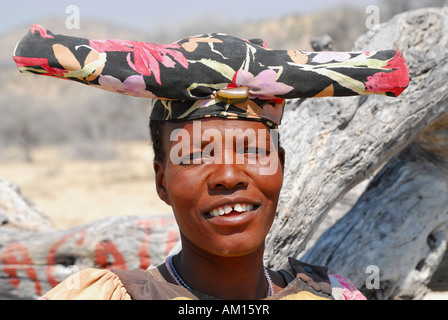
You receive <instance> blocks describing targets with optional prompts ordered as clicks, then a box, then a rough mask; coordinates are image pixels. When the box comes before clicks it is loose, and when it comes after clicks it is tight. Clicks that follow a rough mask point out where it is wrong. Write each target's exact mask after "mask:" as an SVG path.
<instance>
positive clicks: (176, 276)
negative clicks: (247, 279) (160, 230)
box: [165, 255, 274, 298]
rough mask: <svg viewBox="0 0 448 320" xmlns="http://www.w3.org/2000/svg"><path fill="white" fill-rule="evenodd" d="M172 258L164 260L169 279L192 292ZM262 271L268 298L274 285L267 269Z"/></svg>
mask: <svg viewBox="0 0 448 320" xmlns="http://www.w3.org/2000/svg"><path fill="white" fill-rule="evenodd" d="M173 257H174V255H173V256H170V257H168V258H166V260H165V266H166V268H167V270H168V272H169V273H170V275H171V278H173V280H174V281H175V282H176V283H177V285H179V286H181V287H184V288H187V289H188V290H190V291H193V289H191V287H190V286H189V285H187V283H186V282H185V281H184V279H182V277H181V276H180V275H179V273H178V272H177V270H176V268H175V267H174V264H173ZM263 271H264V276H265V277H266V281H267V283H268V293H267V295H266V298H268V297H270V296H271V294H272V293H273V292H274V285H273V283H272V279H271V276H270V275H269V272H268V269H266V268H265V267H263Z"/></svg>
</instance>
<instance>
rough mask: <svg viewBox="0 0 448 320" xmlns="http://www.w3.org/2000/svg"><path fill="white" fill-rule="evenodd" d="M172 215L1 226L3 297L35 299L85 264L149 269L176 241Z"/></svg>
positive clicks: (0, 294)
mask: <svg viewBox="0 0 448 320" xmlns="http://www.w3.org/2000/svg"><path fill="white" fill-rule="evenodd" d="M178 237H179V231H178V228H177V225H176V223H175V221H174V218H173V216H172V215H165V216H157V217H154V216H141V217H136V216H123V217H111V218H106V219H102V220H98V221H95V222H93V223H90V224H87V225H84V226H80V227H76V228H72V229H68V230H53V231H46V232H39V231H23V230H18V229H14V228H3V227H2V228H0V299H14V298H15V299H17V298H22V299H33V298H36V297H38V296H40V295H42V294H44V293H45V292H46V291H48V290H49V289H51V288H52V287H54V286H56V285H57V284H58V283H59V282H60V281H62V280H64V279H65V278H66V277H67V276H69V275H70V274H71V273H73V272H75V271H77V270H80V269H83V268H87V267H94V268H108V269H136V268H142V269H146V268H147V267H149V266H150V265H158V264H160V263H162V262H163V261H164V259H165V257H166V256H167V254H168V253H169V252H170V250H171V249H172V248H173V247H174V246H175V244H176V243H177V242H178Z"/></svg>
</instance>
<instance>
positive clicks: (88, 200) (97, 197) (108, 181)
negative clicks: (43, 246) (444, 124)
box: [0, 142, 171, 229]
mask: <svg viewBox="0 0 448 320" xmlns="http://www.w3.org/2000/svg"><path fill="white" fill-rule="evenodd" d="M115 148H116V150H117V154H118V156H117V157H116V159H114V160H107V161H77V160H67V159H66V158H65V157H64V156H63V154H64V152H63V151H64V147H63V148H60V147H42V148H39V149H36V150H34V151H33V158H34V162H32V163H26V162H23V161H21V160H19V159H21V158H22V155H21V154H20V152H18V150H15V149H10V150H7V151H6V153H4V154H3V155H2V160H1V161H0V177H2V178H4V179H6V180H9V181H11V182H13V183H15V184H17V185H19V186H20V187H21V190H22V192H23V194H25V195H26V196H28V197H29V198H31V199H32V200H33V201H34V203H35V204H36V205H37V206H38V207H40V208H41V209H42V210H43V211H44V212H45V213H46V214H47V215H48V216H49V217H50V219H51V220H52V221H53V223H54V227H55V228H57V229H65V228H70V227H73V226H78V225H82V224H85V223H88V222H92V221H94V220H97V219H100V218H104V217H108V216H113V215H152V214H163V213H169V212H171V208H170V207H169V206H167V205H166V204H165V203H164V202H162V201H161V200H160V199H159V198H158V196H157V193H156V191H155V185H154V174H153V169H152V157H153V156H152V150H151V147H150V146H149V145H148V143H147V142H132V143H121V144H118V145H116V146H115Z"/></svg>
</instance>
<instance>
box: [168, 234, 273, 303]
mask: <svg viewBox="0 0 448 320" xmlns="http://www.w3.org/2000/svg"><path fill="white" fill-rule="evenodd" d="M263 252H264V247H261V248H259V249H257V250H256V251H254V252H251V253H250V254H247V255H244V256H238V257H224V256H218V255H214V254H211V253H207V252H203V251H202V250H200V249H199V248H196V247H194V246H190V244H189V243H185V242H183V247H182V251H181V252H180V253H179V254H178V255H176V256H175V257H174V258H173V264H174V267H175V268H176V270H177V272H178V273H179V275H180V276H181V277H182V279H183V280H184V281H185V282H186V283H187V284H188V286H189V287H191V288H192V289H193V290H195V291H199V292H202V293H206V294H208V295H211V296H214V297H217V298H222V299H235V300H237V299H246V300H253V299H262V298H265V297H266V294H267V292H268V283H267V280H266V276H265V274H264V269H263Z"/></svg>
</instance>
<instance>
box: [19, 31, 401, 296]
mask: <svg viewBox="0 0 448 320" xmlns="http://www.w3.org/2000/svg"><path fill="white" fill-rule="evenodd" d="M14 55H15V57H14V60H15V61H16V63H17V65H18V67H19V68H20V70H21V71H26V72H32V73H37V74H45V75H50V76H54V77H59V78H65V79H70V80H75V81H78V82H82V83H85V84H88V85H93V86H96V87H99V88H101V89H105V90H109V91H113V92H118V93H124V94H128V95H133V96H140V97H147V98H153V99H154V104H153V109H152V112H151V116H150V129H151V138H152V141H153V147H154V154H155V158H154V171H155V176H156V188H157V192H158V195H159V197H160V198H161V199H162V200H163V201H165V202H166V203H167V204H168V205H170V206H171V207H172V209H173V212H174V215H175V218H176V221H177V223H178V225H179V230H180V234H181V242H182V250H181V251H180V252H179V253H178V254H176V255H174V256H170V257H168V258H167V259H166V262H165V263H164V264H161V265H160V266H158V267H157V268H153V269H149V270H133V271H123V270H99V269H85V270H82V271H80V272H79V273H77V274H75V275H72V276H71V277H70V278H69V279H67V280H65V281H64V282H62V283H60V284H59V285H58V286H57V287H55V288H53V289H52V290H50V291H49V292H48V293H47V294H46V295H45V296H44V297H43V298H45V299H365V298H364V296H363V295H362V294H361V293H360V292H359V291H357V290H356V288H354V287H353V285H352V284H350V282H348V281H347V280H346V279H345V278H343V277H341V276H337V275H328V274H327V269H326V268H325V267H319V266H312V265H308V264H306V263H302V262H300V261H297V260H294V259H290V267H291V268H290V270H279V271H274V270H268V269H266V268H265V267H264V266H263V252H264V242H265V238H266V236H267V234H268V232H269V229H270V227H271V225H272V223H273V221H274V217H275V213H276V207H277V202H278V197H279V194H280V190H281V187H282V181H283V169H284V164H285V151H284V150H283V149H282V148H281V147H280V146H279V144H278V141H279V139H278V131H277V128H278V125H279V124H280V121H281V117H282V115H283V108H284V103H285V100H284V99H286V98H297V97H321V96H338V95H339V96H346V95H357V94H371V93H377V94H384V95H390V96H397V95H399V94H400V93H401V92H402V91H403V90H404V89H405V88H406V86H407V84H408V81H409V79H408V75H407V67H406V65H405V64H404V60H403V58H402V56H401V53H399V52H397V51H394V50H385V51H376V52H367V53H359V52H357V53H347V52H346V53H319V52H317V53H309V52H302V51H298V50H293V51H292V50H270V49H268V48H266V46H265V45H264V44H263V43H262V42H260V41H257V40H251V41H248V40H241V39H238V38H235V37H230V36H227V35H222V34H209V35H204V36H197V37H192V38H187V39H183V40H180V41H178V42H176V43H174V44H171V45H163V46H156V45H153V44H150V43H143V42H135V41H123V40H87V39H80V38H74V37H68V36H62V35H54V34H52V33H51V32H49V31H48V30H45V29H44V28H42V27H40V26H37V25H33V27H32V28H31V30H30V32H29V33H28V35H27V36H25V37H24V39H22V41H21V42H19V44H18V45H17V47H16V50H15V54H14ZM75 280H76V281H75ZM73 281H75V283H77V284H78V285H77V286H73V285H71V286H69V287H70V289H67V288H68V286H67V285H66V284H67V283H73Z"/></svg>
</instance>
